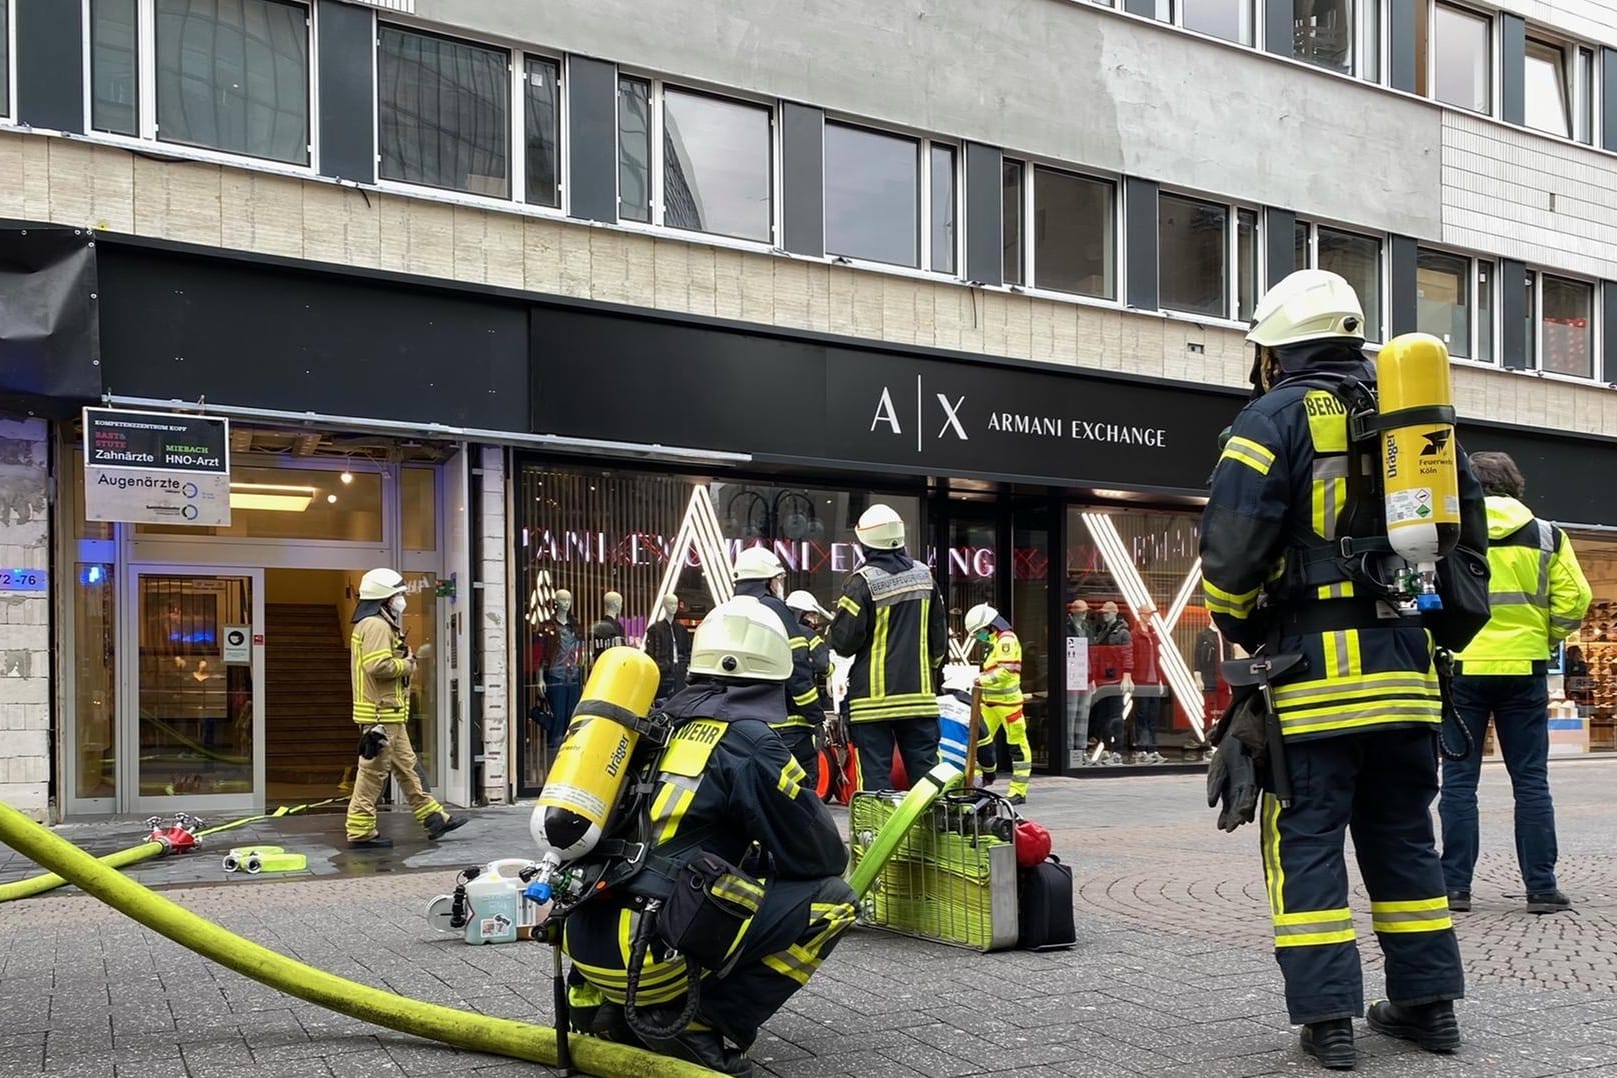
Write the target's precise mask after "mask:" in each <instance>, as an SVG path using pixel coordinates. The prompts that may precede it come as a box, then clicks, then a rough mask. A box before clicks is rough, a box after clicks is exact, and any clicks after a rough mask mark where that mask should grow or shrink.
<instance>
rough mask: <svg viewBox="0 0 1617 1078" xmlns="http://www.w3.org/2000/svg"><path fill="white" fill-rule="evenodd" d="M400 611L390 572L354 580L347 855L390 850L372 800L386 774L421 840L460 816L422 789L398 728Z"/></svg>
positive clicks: (405, 681) (401, 704) (408, 664)
mask: <svg viewBox="0 0 1617 1078" xmlns="http://www.w3.org/2000/svg"><path fill="white" fill-rule="evenodd" d="M404 607H405V597H404V578H403V577H401V576H400V575H399V574H398V573H396V572H394V571H393V570H392V569H372V570H371V571H370V572H368V573H366V574H365V575H364V577H363V578H361V580H360V582H359V605H358V606H357V607H355V608H354V618H353V621H354V635H353V639H352V641H351V646H352V658H351V666H352V670H351V673H352V676H353V691H354V723H355V725H357V726H358V727H359V730H360V739H359V770H358V774H357V775H356V777H355V779H354V794H353V797H352V798H350V799H349V802H348V828H347V830H348V845H349V846H350V847H352V848H358V849H383V848H386V847H388V846H391V845H393V840H392V839H390V838H387V837H385V836H384V835H382V834H381V833H380V832H379V831H378V830H377V828H376V799H377V797H378V796H380V795H381V793H382V785H383V783H385V782H386V781H387V776H388V772H390V771H391V772H392V773H393V777H394V778H395V779H396V780H397V781H398V784H399V788H400V789H401V790H403V792H404V796H405V798H406V799H407V800H408V801H409V802H410V810H411V811H412V812H413V813H414V814H415V818H416V822H418V823H420V824H421V826H422V827H424V828H426V829H427V836H428V837H429V838H441V837H442V836H443V835H445V834H447V833H448V832H450V831H453V830H454V829H455V828H457V827H459V826H461V825H462V824H464V823H465V822H466V817H464V816H452V815H450V813H449V811H448V810H447V809H445V808H444V807H443V806H442V805H440V804H439V803H438V802H437V800H436V799H435V798H434V797H433V796H432V795H431V794H430V793H428V792H427V791H426V790H425V789H423V788H422V785H421V776H420V775H418V774H417V773H416V755H415V749H414V747H412V746H411V744H410V731H409V729H408V723H407V721H406V720H408V719H409V717H410V677H411V675H412V674H414V673H415V656H414V655H413V654H412V653H411V651H410V648H409V646H408V645H407V644H405V642H404V631H403V630H402V629H401V628H400V627H399V623H400V619H401V618H402V617H403V616H404Z"/></svg>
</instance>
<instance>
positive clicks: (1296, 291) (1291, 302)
mask: <svg viewBox="0 0 1617 1078" xmlns="http://www.w3.org/2000/svg"><path fill="white" fill-rule="evenodd" d="M1246 339H1247V340H1249V341H1251V342H1252V343H1253V344H1256V345H1260V346H1262V347H1264V348H1280V347H1282V346H1284V345H1288V344H1302V343H1304V342H1305V341H1324V340H1334V339H1345V340H1355V341H1360V342H1362V341H1363V340H1364V305H1363V304H1362V303H1360V302H1359V295H1358V293H1357V292H1355V291H1353V286H1352V285H1350V284H1348V283H1347V281H1345V280H1343V279H1342V277H1340V276H1339V275H1337V274H1335V273H1332V272H1330V271H1329V270H1317V269H1315V270H1298V271H1297V272H1295V273H1291V274H1288V275H1287V276H1286V277H1285V278H1284V279H1283V280H1282V281H1281V282H1280V283H1279V284H1277V285H1275V286H1274V287H1273V288H1271V289H1269V291H1267V292H1265V293H1264V294H1263V298H1262V299H1260V300H1258V306H1257V309H1256V310H1255V311H1254V312H1253V317H1252V330H1251V332H1250V333H1248V334H1247V335H1246Z"/></svg>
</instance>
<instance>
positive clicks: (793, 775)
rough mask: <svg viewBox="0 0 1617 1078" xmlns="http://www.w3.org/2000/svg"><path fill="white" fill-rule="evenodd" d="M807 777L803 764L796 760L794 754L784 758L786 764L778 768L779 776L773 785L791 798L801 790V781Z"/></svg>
mask: <svg viewBox="0 0 1617 1078" xmlns="http://www.w3.org/2000/svg"><path fill="white" fill-rule="evenodd" d="M807 778H808V772H807V771H804V770H803V765H802V764H800V763H798V762H797V758H796V757H795V756H788V757H787V758H786V766H784V767H782V768H781V769H780V778H779V779H777V780H776V782H775V787H776V789H778V790H780V792H781V793H783V794H785V795H786V796H787V797H789V798H791V799H792V800H794V801H795V800H796V799H797V795H798V794H799V793H801V792H802V790H803V782H804V780H806V779H807Z"/></svg>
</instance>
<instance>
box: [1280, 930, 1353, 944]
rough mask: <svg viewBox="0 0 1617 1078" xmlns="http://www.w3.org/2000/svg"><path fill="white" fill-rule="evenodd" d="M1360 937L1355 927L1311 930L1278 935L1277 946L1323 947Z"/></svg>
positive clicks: (1349, 941)
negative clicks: (1329, 930) (1322, 930)
mask: <svg viewBox="0 0 1617 1078" xmlns="http://www.w3.org/2000/svg"><path fill="white" fill-rule="evenodd" d="M1358 938H1359V934H1358V932H1357V931H1355V930H1354V929H1353V928H1351V927H1349V928H1342V929H1338V930H1336V931H1334V932H1309V933H1306V934H1303V935H1297V936H1276V937H1275V946H1276V947H1321V946H1325V945H1327V944H1332V943H1352V942H1353V941H1354V940H1356V939H1358Z"/></svg>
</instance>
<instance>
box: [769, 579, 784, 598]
mask: <svg viewBox="0 0 1617 1078" xmlns="http://www.w3.org/2000/svg"><path fill="white" fill-rule="evenodd" d="M769 594H771V595H773V596H774V597H775V598H777V599H781V598H784V597H785V595H786V578H785V577H782V576H777V577H776V578H775V579H773V580H771V581H770V582H769Z"/></svg>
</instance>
